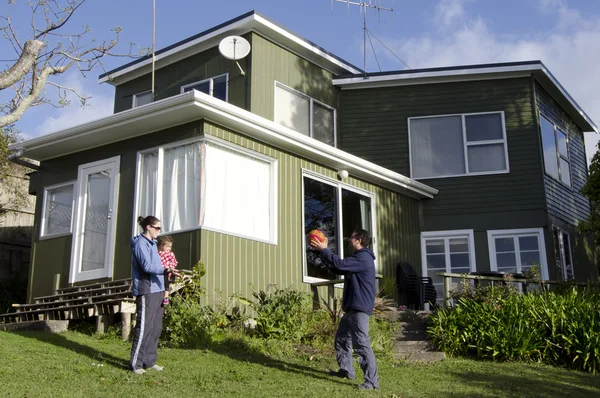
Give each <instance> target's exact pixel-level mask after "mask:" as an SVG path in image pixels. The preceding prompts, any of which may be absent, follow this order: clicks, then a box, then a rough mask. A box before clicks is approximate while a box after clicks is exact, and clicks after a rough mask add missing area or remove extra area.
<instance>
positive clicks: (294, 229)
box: [11, 12, 596, 299]
mask: <svg viewBox="0 0 600 398" xmlns="http://www.w3.org/2000/svg"><path fill="white" fill-rule="evenodd" d="M231 35H238V36H241V37H243V38H244V39H246V40H247V41H248V42H249V44H250V46H251V51H250V53H249V55H248V56H247V57H245V58H243V59H241V60H238V61H237V62H236V61H232V60H229V59H227V58H225V57H223V56H222V54H221V53H220V52H219V49H218V45H219V43H220V42H221V40H222V39H224V38H225V37H228V36H231ZM152 64H153V63H152V60H151V59H150V58H149V57H147V58H144V59H139V60H136V61H133V62H131V63H129V64H126V65H123V66H122V67H120V68H117V69H115V70H112V71H109V72H107V73H105V74H103V75H101V76H100V79H99V80H100V82H103V83H104V82H106V83H109V84H112V85H114V86H115V107H114V114H113V115H111V116H108V117H105V118H102V119H98V120H95V121H92V122H89V123H86V124H82V125H79V126H75V127H72V128H69V129H66V130H63V131H59V132H56V133H53V134H50V135H47V136H43V137H39V138H35V139H32V140H29V141H26V142H23V143H19V144H16V145H13V146H12V147H11V149H12V150H14V151H15V153H16V155H19V156H25V157H27V158H30V159H35V160H39V161H40V170H39V171H38V172H37V173H35V178H32V182H31V188H30V190H31V191H32V192H34V193H35V194H36V195H37V199H39V200H38V201H37V206H36V211H35V228H34V239H33V256H32V265H31V272H30V290H29V298H30V299H31V298H32V297H35V296H40V295H46V294H50V293H52V290H53V289H54V288H56V287H57V286H61V287H63V286H70V285H77V284H82V283H89V282H94V281H102V280H110V279H121V278H127V277H129V276H130V273H131V254H130V248H129V241H130V239H131V237H132V236H133V235H135V234H137V233H138V232H139V230H138V228H137V226H136V224H135V220H136V218H137V216H139V215H143V216H145V215H149V214H152V215H156V216H158V217H159V218H160V219H161V221H162V225H163V230H164V231H163V232H164V233H167V234H169V235H172V236H173V238H174V251H175V252H176V254H177V257H178V260H179V262H180V264H182V266H183V267H185V268H189V267H191V266H192V265H193V264H194V263H195V262H196V261H198V260H199V259H203V261H204V262H205V264H206V267H207V275H206V288H207V292H208V294H209V295H212V294H213V292H218V294H221V295H223V296H228V295H231V294H241V295H242V296H249V295H250V294H251V291H252V288H255V289H264V288H265V287H266V286H267V285H269V284H276V285H278V286H280V287H288V286H289V287H294V288H297V289H300V290H305V291H308V290H309V286H310V285H309V284H310V283H313V282H322V281H327V280H333V279H335V278H336V276H335V275H331V274H329V273H327V272H326V270H324V269H323V268H322V267H320V264H319V260H318V259H317V258H315V256H314V253H313V252H312V251H311V250H310V249H308V248H307V242H306V239H305V234H306V233H307V232H308V231H309V230H311V229H313V228H320V229H322V230H323V231H324V232H325V233H326V234H327V235H328V236H329V237H330V241H331V243H332V248H333V250H334V251H336V252H337V253H339V254H340V255H342V256H344V255H345V254H347V252H346V250H347V249H346V247H347V244H346V239H347V238H348V237H349V235H350V233H351V232H352V230H353V229H354V228H357V227H360V228H365V229H368V230H369V231H371V233H372V234H373V236H374V251H375V252H376V255H377V262H376V266H377V268H378V272H379V273H381V274H382V275H383V277H384V285H385V284H386V283H388V281H390V280H393V278H394V277H395V273H396V265H397V264H398V263H399V262H400V261H408V262H410V263H411V264H413V265H415V266H416V267H417V268H419V269H420V268H421V267H423V273H424V274H428V275H430V276H432V277H434V279H435V278H436V277H435V272H438V270H448V271H457V272H467V271H471V270H488V269H497V270H506V271H515V270H516V271H523V270H524V268H526V267H527V266H528V265H530V264H531V263H533V262H537V261H539V263H541V264H542V268H543V270H544V271H543V272H546V274H544V276H547V277H550V276H555V275H557V270H558V268H559V264H557V263H556V264H555V261H556V260H555V257H554V254H553V253H554V252H553V250H552V247H553V246H552V245H553V243H552V242H553V240H552V239H553V235H552V234H553V233H554V232H553V231H556V234H557V235H556V236H557V237H558V240H557V242H559V243H560V246H559V249H560V250H562V251H561V252H560V253H563V252H564V253H565V254H566V253H567V252H569V253H571V252H572V253H573V258H571V254H569V255H568V256H566V255H565V256H564V257H565V258H564V261H565V262H564V263H561V264H560V265H561V266H562V267H563V268H561V269H563V274H562V275H563V276H565V277H570V276H572V275H574V276H575V277H577V278H591V277H596V274H595V273H594V271H593V267H592V266H591V263H589V262H585V261H584V260H583V257H584V255H583V253H584V250H583V249H584V248H583V246H582V245H584V240H583V239H579V238H578V236H577V234H576V232H575V229H574V228H575V227H574V226H575V225H576V223H577V222H578V221H580V220H582V219H585V218H586V217H587V215H588V214H589V202H587V201H586V200H585V199H584V198H581V197H580V196H579V194H578V193H577V189H578V187H580V185H581V184H582V182H583V181H585V175H586V171H587V170H586V166H585V154H584V150H583V136H582V131H588V130H593V129H595V126H593V124H592V123H591V122H590V121H589V118H587V116H585V114H584V113H583V111H581V110H580V108H579V107H578V106H577V105H576V103H575V102H574V101H573V100H572V99H571V98H570V97H569V96H568V94H567V93H566V92H565V91H564V90H563V89H562V88H561V87H560V85H559V84H558V82H557V81H556V80H555V79H554V78H552V77H551V75H550V74H549V72H547V70H546V69H545V68H544V67H543V65H542V64H541V63H539V62H533V63H522V64H515V65H513V69H514V70H512V69H510V67H508V66H504V67H503V66H501V65H495V66H478V67H464V68H463V69H460V68H457V69H452V68H447V69H443V70H426V71H412V72H410V73H406V72H403V71H400V72H390V73H383V74H369V75H368V79H364V74H363V71H361V70H360V69H359V68H357V67H355V66H353V65H352V64H350V63H348V62H346V61H344V60H342V59H340V58H339V57H337V56H335V55H333V54H331V53H329V52H327V51H325V50H324V49H322V48H320V47H318V46H317V45H316V44H314V43H312V42H310V41H308V40H306V39H304V38H302V37H300V36H298V35H297V34H295V33H293V32H291V31H289V30H288V29H286V28H285V27H282V26H280V25H277V24H276V23H274V22H272V21H270V20H268V19H267V18H265V17H263V16H262V15H260V14H258V13H256V12H249V13H247V14H244V15H241V16H239V17H237V18H235V19H232V20H230V21H228V22H225V23H223V24H221V25H218V26H216V27H213V28H211V29H208V30H206V31H204V32H201V33H199V34H198V35H196V36H193V37H190V38H188V39H186V40H183V41H181V42H178V43H175V44H173V45H171V46H169V47H167V48H165V49H162V50H160V51H158V52H157V53H156V57H155V71H154V79H153V72H152ZM503 68H504V69H506V70H504V69H503ZM465 70H467V71H468V70H476V72H473V73H471V74H469V73H466V72H464V71H465ZM461 76H462V77H461ZM153 81H155V85H154V88H153V87H152V82H153ZM363 105H364V106H363ZM542 106H544V108H543V109H544V110H547V112H546V111H543V112H542V114H543V115H546V117H547V118H548V121H549V122H548V123H549V124H548V125H547V126H546V125H544V126H543V128H544V129H545V128H546V127H547V128H549V126H550V125H552V131H551V132H549V133H547V132H546V130H542V132H543V133H544V134H540V133H539V131H538V125H539V122H538V119H537V114H538V108H542ZM433 116H434V117H433ZM487 123H491V124H492V125H493V126H494V127H493V128H487V127H485V126H486V124H487ZM439 126H441V127H444V129H447V127H446V126H453V127H454V130H451V131H450V133H452V134H455V137H456V139H457V140H458V141H457V142H453V141H452V140H448V142H446V141H443V139H439V138H436V137H435V133H436V131H437V130H436V129H435V128H437V127H439ZM465 126H466V127H465ZM482 126H483V127H485V128H481V127H482ZM471 128H474V130H473V131H471ZM463 130H464V131H463ZM444 131H446V130H444ZM548 131H550V130H548ZM560 132H564V133H567V134H569V136H568V139H567V155H565V154H564V153H563V149H564V148H563V146H562V142H563V141H561V140H562V136H561V135H560ZM546 136H548V137H553V138H554V139H555V140H557V143H554V144H553V145H554V148H555V154H556V157H555V161H556V162H564V161H566V162H567V163H568V165H569V166H570V167H571V170H572V171H571V173H570V174H569V173H567V174H565V172H564V170H565V167H564V165H563V163H556V164H557V166H556V169H557V170H558V174H556V173H554V171H555V170H554V169H553V168H552V166H551V165H550V163H551V162H550V161H549V162H547V163H548V165H549V166H546V167H547V168H546V173H547V174H546V173H545V172H544V168H543V164H544V163H543V162H542V144H543V145H544V148H546V146H547V152H548V153H550V152H551V147H550V144H549V143H548V142H546V138H544V141H543V142H542V138H543V137H546ZM465 137H466V138H467V141H464V140H465ZM431 138H436V140H431ZM548 139H549V138H548ZM557 145H558V146H557ZM441 149H447V150H448V151H452V150H456V151H458V152H445V151H441ZM415 151H421V152H420V153H419V154H416V155H415ZM428 151H429V152H428ZM461 151H462V152H461ZM464 152H467V154H468V156H469V161H467V160H466V157H465V158H464V159H462V158H461V160H462V161H463V163H462V166H463V168H462V169H461V168H460V161H459V162H458V163H457V162H456V156H457V153H458V154H460V153H463V154H464ZM546 157H547V156H546ZM546 157H544V159H545V158H546ZM438 161H439V163H438ZM452 162H453V163H452ZM465 170H468V172H466V171H465ZM553 173H554V174H553ZM555 174H556V175H555ZM567 175H568V176H569V182H568V183H567V181H566V180H565V179H566V178H567ZM555 226H556V228H557V229H554V227H555ZM558 228H560V229H558ZM487 242H492V246H489V247H490V248H492V251H489V248H488V244H487ZM511 243H512V244H513V246H512V247H513V249H512V251H511V250H509V249H510V247H511V246H510V245H511ZM536 244H537V246H536ZM571 247H572V248H573V250H571ZM536 250H537V251H536ZM576 251H577V253H582V254H581V260H580V257H576V254H575V253H576ZM490 253H492V255H490ZM494 254H495V255H494ZM511 256H512V257H513V258H515V259H516V260H515V264H514V265H511V264H512V263H509V262H507V259H508V258H510V257H511ZM536 256H537V257H536ZM567 257H568V260H567ZM490 258H491V259H492V260H493V261H491V262H490V260H489V259H490ZM561 258H562V257H561ZM576 259H577V260H576ZM586 261H587V260H586ZM550 263H552V264H555V265H553V266H552V267H550V266H549V265H548V264H550ZM573 264H574V265H575V267H573V266H571V265H573ZM580 264H581V265H580ZM569 266H571V267H569ZM579 267H580V268H581V269H580V268H579ZM568 270H572V271H571V273H569V271H568ZM565 272H566V273H565ZM573 272H574V273H573ZM435 282H436V283H438V282H439V281H438V280H437V279H436V280H435Z"/></svg>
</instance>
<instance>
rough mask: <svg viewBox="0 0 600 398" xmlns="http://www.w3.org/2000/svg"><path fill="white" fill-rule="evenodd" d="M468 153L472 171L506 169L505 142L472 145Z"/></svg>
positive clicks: (468, 148)
mask: <svg viewBox="0 0 600 398" xmlns="http://www.w3.org/2000/svg"><path fill="white" fill-rule="evenodd" d="M467 153H468V159H469V171H470V172H471V173H476V172H482V171H502V170H506V158H505V154H504V144H492V145H470V146H468V147H467Z"/></svg>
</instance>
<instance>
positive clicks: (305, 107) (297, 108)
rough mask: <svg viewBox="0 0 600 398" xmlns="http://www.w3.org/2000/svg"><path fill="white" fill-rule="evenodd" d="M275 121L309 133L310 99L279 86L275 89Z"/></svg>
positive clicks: (305, 133)
mask: <svg viewBox="0 0 600 398" xmlns="http://www.w3.org/2000/svg"><path fill="white" fill-rule="evenodd" d="M275 123H277V124H280V125H282V126H285V127H289V128H291V129H292V130H296V131H297V132H299V133H302V134H304V135H309V134H310V101H309V99H308V98H305V97H302V96H300V95H298V94H296V93H292V92H291V91H288V90H286V89H284V88H282V87H279V86H277V87H276V89H275Z"/></svg>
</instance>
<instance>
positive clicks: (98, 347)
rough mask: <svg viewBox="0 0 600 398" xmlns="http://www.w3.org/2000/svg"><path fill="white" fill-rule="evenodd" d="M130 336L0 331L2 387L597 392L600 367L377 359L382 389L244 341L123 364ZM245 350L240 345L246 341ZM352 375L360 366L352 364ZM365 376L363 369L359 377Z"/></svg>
mask: <svg viewBox="0 0 600 398" xmlns="http://www.w3.org/2000/svg"><path fill="white" fill-rule="evenodd" d="M129 349H130V345H129V344H127V343H122V342H121V341H119V340H117V339H100V338H97V337H94V336H89V335H86V334H82V333H75V332H67V333H63V334H58V335H56V334H47V333H40V332H21V333H8V332H0V392H1V393H2V394H1V395H2V396H3V397H144V396H152V397H191V396H202V397H211V396H250V397H252V398H256V397H285V396H290V397H315V396H326V397H328V398H332V397H344V398H347V397H353V396H365V395H367V396H373V397H375V396H378V397H379V396H380V397H394V396H396V397H447V398H452V397H475V398H477V397H557V396H576V397H598V396H600V377H599V376H592V375H589V374H586V373H581V372H574V371H568V370H564V369H559V368H552V367H548V366H543V365H537V364H523V363H492V362H482V361H473V360H464V359H447V360H444V361H442V362H439V363H437V364H434V365H410V364H404V363H397V362H392V361H384V360H379V362H378V365H379V375H380V379H381V389H380V390H378V391H373V392H359V391H356V390H355V389H354V384H356V381H349V380H340V379H335V378H333V377H330V376H328V375H326V374H325V372H324V371H325V369H327V368H332V367H334V364H335V362H334V358H333V357H332V356H323V355H315V356H314V357H313V358H312V360H309V354H305V355H303V354H298V355H297V356H296V357H294V358H279V359H275V358H269V357H266V356H264V355H262V354H260V353H257V352H254V351H253V350H251V349H250V348H249V347H248V346H245V345H244V344H238V347H237V349H236V350H233V349H232V347H231V345H229V346H228V345H225V344H223V345H221V346H218V345H217V346H216V347H215V348H214V349H213V350H211V351H208V350H181V349H166V348H165V349H160V350H159V363H160V364H162V365H164V366H165V371H164V372H161V373H158V372H152V373H150V372H148V373H147V374H146V375H139V376H138V375H134V374H132V373H131V372H129V371H128V370H127V362H128V359H129ZM244 350H245V351H244ZM356 370H357V375H361V374H362V373H361V371H360V368H359V367H358V364H356ZM359 381H362V377H359Z"/></svg>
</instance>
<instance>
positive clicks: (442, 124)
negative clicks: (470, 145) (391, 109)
mask: <svg viewBox="0 0 600 398" xmlns="http://www.w3.org/2000/svg"><path fill="white" fill-rule="evenodd" d="M410 151H411V159H412V174H413V177H414V178H420V177H438V176H447V175H460V174H465V160H464V156H465V154H464V146H463V137H462V120H461V117H460V116H448V117H432V118H423V119H411V120H410Z"/></svg>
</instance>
